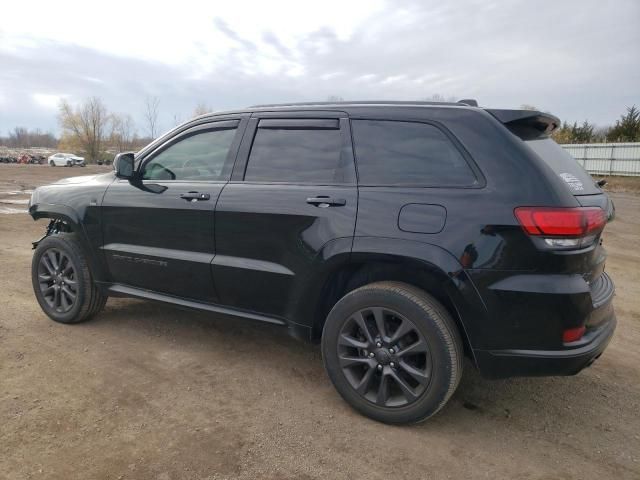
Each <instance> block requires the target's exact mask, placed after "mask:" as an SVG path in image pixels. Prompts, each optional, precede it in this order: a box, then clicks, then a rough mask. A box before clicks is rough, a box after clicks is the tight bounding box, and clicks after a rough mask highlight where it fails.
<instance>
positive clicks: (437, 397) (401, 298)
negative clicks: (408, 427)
mask: <svg viewBox="0 0 640 480" xmlns="http://www.w3.org/2000/svg"><path fill="white" fill-rule="evenodd" d="M380 318H382V333H381V330H380V328H378V325H379V323H378V320H379V319H380ZM363 322H364V325H365V327H366V328H367V331H368V332H369V333H367V332H365V331H364V330H362V328H361V326H362V325H363ZM401 327H402V328H401ZM400 330H402V332H404V333H402V332H401V331H400ZM394 336H397V338H394ZM368 339H369V340H368ZM377 340H379V341H377ZM371 342H373V343H371ZM365 344H366V345H367V346H366V347H364V345H365ZM354 345H355V346H354ZM415 346H419V347H420V348H417V347H416V348H414V347H415ZM418 350H420V351H419V352H418ZM422 350H424V352H423V351H422ZM463 355H464V351H463V346H462V341H461V339H460V334H459V332H458V329H457V327H456V324H455V322H454V321H453V319H452V318H451V315H450V314H449V312H448V311H447V310H446V308H445V307H444V306H443V305H442V304H441V303H440V302H438V301H437V300H436V299H435V298H433V297H432V296H431V295H429V294H428V293H426V292H424V291H422V290H420V289H418V288H416V287H413V286H411V285H407V284H404V283H401V282H377V283H372V284H369V285H365V286H363V287H360V288H358V289H356V290H354V291H352V292H350V293H348V294H347V295H345V296H344V297H343V298H342V299H341V300H340V301H338V303H336V305H335V306H334V307H333V308H332V310H331V312H329V315H328V317H327V321H326V323H325V325H324V329H323V333H322V357H323V360H324V365H325V368H326V370H327V373H328V375H329V378H330V379H331V381H332V382H333V385H334V386H335V387H336V389H337V390H338V393H340V395H341V396H342V397H343V398H344V399H345V400H346V401H347V403H349V404H350V405H351V406H352V407H353V408H354V409H356V410H357V411H359V412H360V413H362V414H363V415H366V416H367V417H370V418H373V419H374V420H378V421H381V422H384V423H390V424H406V423H416V422H420V421H423V420H426V419H427V418H429V417H431V416H433V415H435V414H436V413H437V412H438V411H439V410H440V409H441V408H442V407H443V406H444V405H445V404H446V403H447V401H448V400H449V398H450V397H451V395H453V392H454V391H455V390H456V388H457V386H458V384H459V382H460V378H461V376H462V365H463V363H462V362H463ZM381 367H382V368H381ZM360 375H362V376H361V377H360ZM383 377H384V380H383ZM407 387H409V388H407ZM357 388H359V389H360V390H361V391H360V392H358V391H357ZM363 392H364V393H363ZM381 392H382V393H381ZM403 402H404V403H403Z"/></svg>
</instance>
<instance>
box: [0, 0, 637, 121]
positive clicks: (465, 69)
mask: <svg viewBox="0 0 640 480" xmlns="http://www.w3.org/2000/svg"><path fill="white" fill-rule="evenodd" d="M5 3H6V5H3V9H2V23H1V27H0V65H1V67H0V92H2V94H0V105H2V106H3V110H2V112H0V114H1V115H0V132H1V131H2V130H5V129H7V128H11V127H13V126H14V125H17V124H21V125H29V126H33V127H44V128H54V127H55V125H56V116H55V115H54V112H53V110H55V107H57V105H58V102H59V100H60V96H61V95H63V94H64V95H68V98H71V99H74V100H76V99H82V98H86V97H89V96H93V95H97V96H100V97H101V98H102V99H103V100H104V101H105V103H106V104H107V106H108V107H109V108H110V109H112V110H115V111H118V112H123V113H127V112H128V113H130V114H131V115H132V116H134V118H138V119H140V117H141V112H142V109H143V101H144V97H145V96H146V95H157V96H159V97H160V100H161V106H160V110H161V112H162V115H163V116H164V117H163V118H164V120H163V121H164V122H165V123H166V124H167V125H166V127H169V126H171V125H170V122H171V120H170V119H171V118H173V116H174V115H178V116H180V117H182V118H188V117H189V115H190V113H191V112H192V111H193V108H194V107H195V105H196V104H198V103H199V102H204V103H205V104H207V105H210V106H211V107H213V108H215V109H224V108H235V107H243V106H246V105H250V104H255V103H274V102H279V101H309V100H325V99H326V98H327V97H328V96H330V95H337V96H340V97H343V98H345V99H348V100H351V99H353V100H362V99H367V98H369V99H381V98H387V99H398V100H410V99H421V98H425V97H429V96H431V95H433V94H441V95H443V96H444V97H451V96H458V97H464V98H470V97H471V98H473V97H477V98H478V100H479V101H480V103H481V104H482V105H489V106H494V107H517V106H519V105H521V104H523V103H529V104H533V105H536V106H537V107H539V108H541V109H544V110H549V111H552V112H553V113H556V114H557V115H559V116H560V117H561V118H562V119H567V120H570V121H572V120H582V119H584V118H589V119H590V120H591V121H595V122H598V123H611V122H613V121H614V120H615V118H616V117H617V116H618V115H619V114H620V113H622V112H623V111H624V107H625V106H626V105H631V104H633V103H636V104H640V65H639V64H638V62H637V58H640V29H638V28H637V25H636V23H637V22H636V19H638V18H640V2H638V1H637V0H620V1H617V2H602V1H601V0H567V1H565V2H556V3H554V5H553V8H541V7H540V4H539V3H536V2H530V1H527V0H519V1H516V0H514V1H510V2H504V3H501V4H499V5H498V4H495V3H491V2H486V1H484V0H459V1H456V2H442V1H441V0H424V1H419V0H415V1H412V0H386V1H385V0H373V1H371V0H367V1H348V2H346V1H344V0H325V1H323V2H303V1H299V0H295V1H294V0H281V1H278V0H271V1H268V2H265V1H253V2H246V1H241V2H211V1H204V0H182V1H181V2H180V3H179V4H176V5H172V6H171V7H170V8H169V7H166V6H165V5H164V4H162V3H160V2H157V1H155V2H150V1H142V2H138V1H134V2H132V1H130V0H127V1H124V0H113V1H112V2H111V3H110V4H109V6H108V8H103V9H100V10H99V11H94V9H93V6H92V5H91V4H88V3H87V2H86V1H84V0H83V1H76V0H58V1H56V2H51V1H35V2H33V1H32V2H24V1H22V2H20V1H11V2H5ZM33 12H37V15H34V14H33Z"/></svg>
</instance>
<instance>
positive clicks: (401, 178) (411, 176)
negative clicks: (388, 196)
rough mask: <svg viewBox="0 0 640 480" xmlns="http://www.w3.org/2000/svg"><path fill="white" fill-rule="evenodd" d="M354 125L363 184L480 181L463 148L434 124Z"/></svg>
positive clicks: (386, 122) (443, 184)
mask: <svg viewBox="0 0 640 480" xmlns="http://www.w3.org/2000/svg"><path fill="white" fill-rule="evenodd" d="M351 128H352V134H353V140H354V146H355V151H356V162H357V166H358V181H359V183H361V184H374V185H413V186H438V187H465V186H472V185H474V184H477V179H476V176H475V175H474V173H473V171H472V170H471V168H470V167H469V164H468V163H467V161H466V160H465V158H464V157H463V156H462V154H461V153H460V151H459V150H458V149H457V148H456V146H455V145H454V144H453V142H452V141H451V140H450V139H449V138H448V137H447V136H446V135H445V134H444V133H443V132H442V131H441V130H440V129H439V128H438V127H436V126H434V125H430V124H427V123H419V122H402V121H392V120H353V121H352V122H351Z"/></svg>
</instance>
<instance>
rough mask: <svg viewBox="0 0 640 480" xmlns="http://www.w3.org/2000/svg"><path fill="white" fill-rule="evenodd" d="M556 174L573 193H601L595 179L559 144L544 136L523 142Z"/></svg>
mask: <svg viewBox="0 0 640 480" xmlns="http://www.w3.org/2000/svg"><path fill="white" fill-rule="evenodd" d="M524 143H525V144H527V145H528V146H529V148H531V150H533V151H534V152H536V153H537V154H538V156H539V157H540V158H542V160H544V161H545V163H546V164H547V165H549V166H550V167H551V169H552V170H553V171H554V172H555V173H556V175H558V176H559V177H560V178H561V179H562V180H563V181H564V183H565V184H566V185H567V188H568V189H569V190H570V191H571V193H573V194H574V195H592V194H595V193H601V192H602V190H600V189H599V188H598V186H597V185H596V183H595V181H594V180H593V178H592V177H591V175H589V172H587V171H586V170H585V169H584V168H582V165H580V164H579V163H578V162H576V160H575V159H574V158H573V157H572V156H571V155H570V154H569V153H568V152H567V151H566V150H565V149H564V148H562V147H561V146H560V145H558V144H557V143H556V142H555V141H553V140H552V139H550V138H548V137H546V138H541V139H538V140H527V141H525V142H524Z"/></svg>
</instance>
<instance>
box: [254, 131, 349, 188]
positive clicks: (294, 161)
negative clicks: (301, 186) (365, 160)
mask: <svg viewBox="0 0 640 480" xmlns="http://www.w3.org/2000/svg"><path fill="white" fill-rule="evenodd" d="M263 122H264V123H265V124H267V125H273V126H269V127H268V128H263V127H261V125H262V124H263ZM287 123H288V124H289V125H288V126H286V127H285V126H282V127H279V126H277V125H274V124H272V123H267V122H265V121H264V120H263V121H261V122H260V124H259V125H258V129H257V130H256V135H255V138H254V140H253V145H252V147H251V153H250V154H249V162H248V164H247V170H246V172H245V177H244V179H245V181H255V182H290V183H296V182H300V183H328V184H331V183H342V182H344V181H345V180H346V179H347V178H349V177H348V176H346V173H345V171H346V169H347V164H346V162H344V161H343V159H342V158H343V155H342V137H341V134H340V130H339V128H338V122H337V120H336V121H335V122H334V124H335V128H310V127H306V126H303V127H301V128H296V127H295V121H290V120H289V121H287ZM307 123H309V122H307ZM349 161H351V160H349ZM350 167H351V168H353V166H351V165H350Z"/></svg>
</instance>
